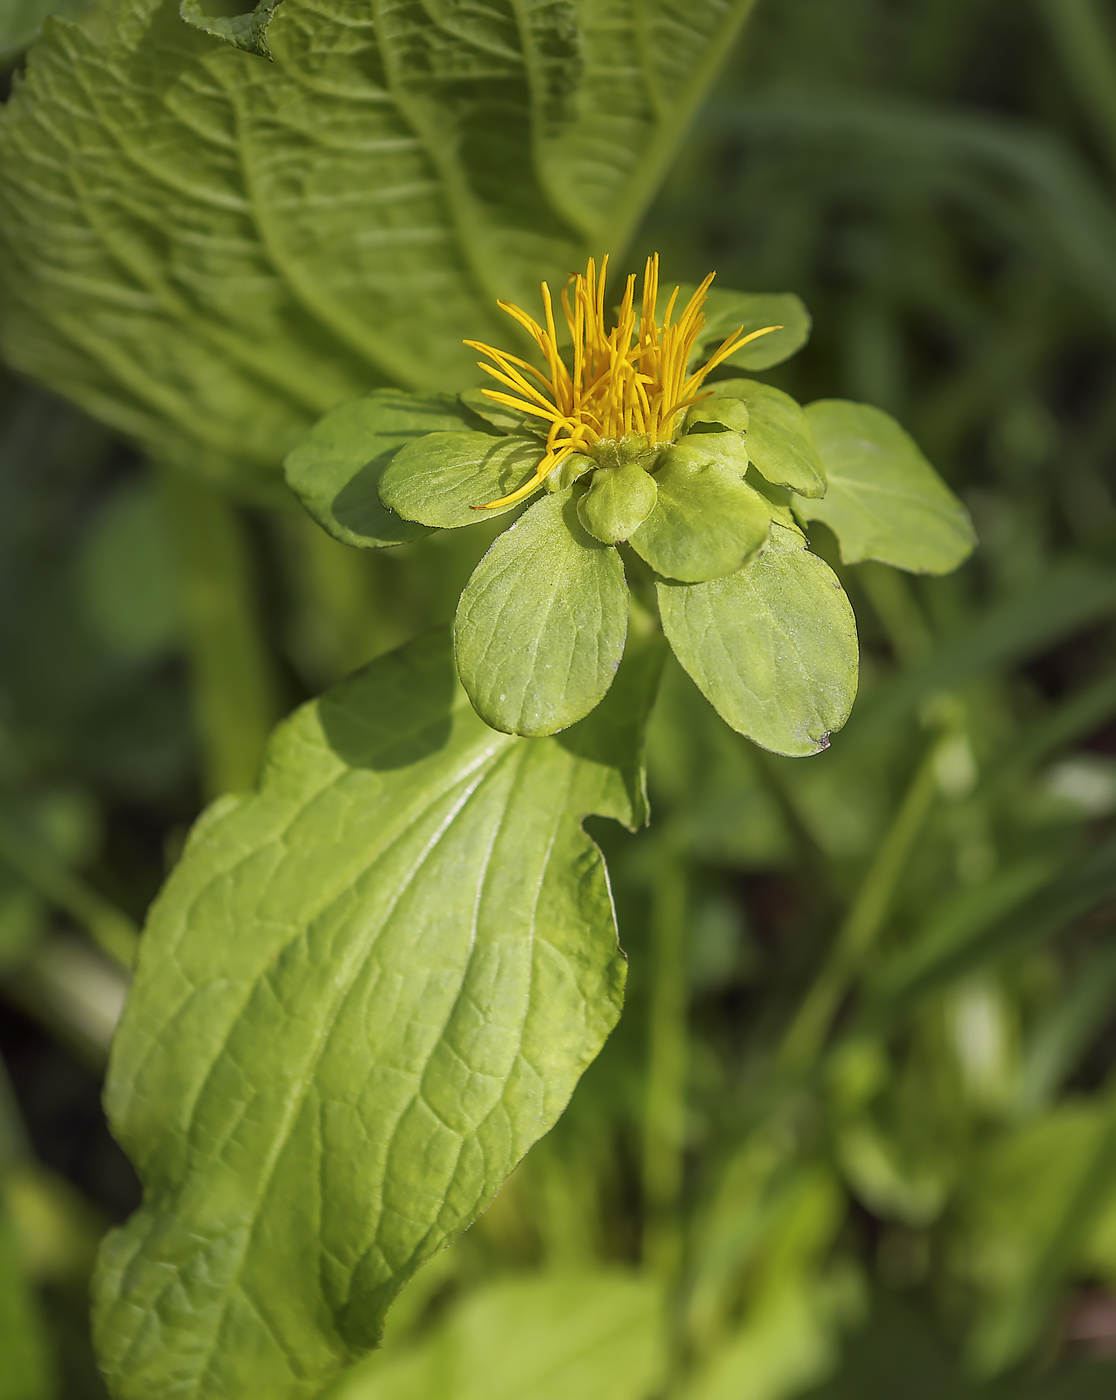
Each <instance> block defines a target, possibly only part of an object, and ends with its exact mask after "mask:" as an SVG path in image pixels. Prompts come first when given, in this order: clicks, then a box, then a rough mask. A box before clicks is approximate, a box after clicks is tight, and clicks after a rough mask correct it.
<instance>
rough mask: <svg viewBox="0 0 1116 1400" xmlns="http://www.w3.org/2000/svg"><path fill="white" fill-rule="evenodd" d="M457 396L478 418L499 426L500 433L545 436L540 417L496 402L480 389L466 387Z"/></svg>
mask: <svg viewBox="0 0 1116 1400" xmlns="http://www.w3.org/2000/svg"><path fill="white" fill-rule="evenodd" d="M458 398H459V399H460V400H461V402H462V403H463V404H464V405H465V407H466V408H467V409H468V410H469V411H470V412H471V413H475V414H476V415H477V417H478V418H483V419H484V421H485V422H486V423H491V424H492V426H493V427H494V428H499V430H500V431H501V432H502V433H528V434H530V436H532V437H541V438H545V437H546V432H547V424H546V422H545V421H544V420H543V419H542V418H536V417H534V415H533V414H530V413H520V412H519V411H518V409H514V408H509V407H508V405H507V404H503V403H497V402H496V401H495V400H494V399H490V398H488V397H487V396H486V395H485V394H484V392H483V391H482V390H480V389H466V390H465V391H464V392H463V393H461V394H459V395H458Z"/></svg>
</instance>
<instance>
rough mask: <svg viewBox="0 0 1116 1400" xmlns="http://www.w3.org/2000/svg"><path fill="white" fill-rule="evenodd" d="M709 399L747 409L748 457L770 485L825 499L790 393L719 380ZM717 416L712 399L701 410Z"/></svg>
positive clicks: (820, 470) (814, 454) (752, 382)
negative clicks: (743, 405)
mask: <svg viewBox="0 0 1116 1400" xmlns="http://www.w3.org/2000/svg"><path fill="white" fill-rule="evenodd" d="M713 392H714V394H716V395H718V396H720V395H722V394H723V395H726V396H727V397H729V398H730V399H743V400H744V402H745V403H746V404H747V405H748V436H747V444H748V457H749V459H750V460H751V462H752V464H753V466H755V468H756V470H757V471H759V472H760V473H762V475H763V476H765V477H766V478H767V480H768V481H770V482H771V483H772V484H773V485H775V486H786V487H788V488H789V489H790V490H791V491H797V492H798V493H799V494H800V495H803V496H822V495H824V494H825V468H824V467H823V466H822V461H821V457H820V456H819V455H818V449H817V446H816V444H815V442H814V434H813V432H812V431H811V429H810V424H809V422H808V421H807V419H806V415H805V413H804V412H803V411H802V409H801V407H800V406H799V405H798V404H797V403H795V401H794V399H792V398H791V396H790V395H789V394H784V393H783V391H782V389H776V388H774V387H773V386H772V385H770V384H761V383H760V381H759V380H758V379H722V380H719V381H718V382H717V383H716V384H714V385H713ZM700 406H701V407H702V408H704V409H705V411H706V412H707V413H715V412H716V411H717V398H712V399H706V400H705V401H704V402H703V403H702V404H701V405H700Z"/></svg>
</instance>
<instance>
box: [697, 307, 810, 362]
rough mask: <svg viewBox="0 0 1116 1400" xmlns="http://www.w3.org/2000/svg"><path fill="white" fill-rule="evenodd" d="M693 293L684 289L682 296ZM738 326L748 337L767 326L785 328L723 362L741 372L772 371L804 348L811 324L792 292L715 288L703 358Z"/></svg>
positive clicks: (701, 342) (707, 316) (703, 337)
mask: <svg viewBox="0 0 1116 1400" xmlns="http://www.w3.org/2000/svg"><path fill="white" fill-rule="evenodd" d="M693 290H694V289H693V288H692V287H691V288H689V289H687V288H683V289H682V295H683V296H684V295H686V294H687V293H688V291H693ZM680 300H681V298H680ZM738 326H743V327H744V334H745V335H749V334H750V333H751V332H752V331H758V330H762V329H763V328H764V327H765V326H781V327H782V329H781V330H777V331H771V332H770V333H769V334H768V335H761V336H760V337H759V339H758V340H753V341H750V342H749V343H748V344H747V345H745V346H743V347H742V348H741V349H739V350H738V351H737V352H736V354H735V355H730V356H729V357H728V359H727V360H725V361H724V363H725V364H726V365H736V366H738V367H739V368H740V369H770V368H771V367H772V365H778V364H782V362H783V361H784V360H789V359H790V357H791V356H792V355H796V354H797V353H798V351H799V350H801V349H802V347H803V346H804V345H805V344H806V342H807V341H808V340H809V339H810V326H811V321H810V313H809V312H808V311H807V310H806V307H805V306H804V305H803V304H802V302H801V300H800V299H799V298H798V297H796V296H795V295H794V294H793V293H792V292H734V291H731V290H729V289H728V288H723V287H713V288H711V289H710V292H709V295H708V297H707V298H706V302H705V325H704V326H703V327H702V329H701V336H700V339H699V341H698V346H699V349H700V350H701V352H702V355H703V357H707V356H708V355H709V354H711V353H712V352H713V351H714V350H716V348H717V346H718V345H720V344H721V342H722V341H724V340H725V339H726V337H728V336H730V335H732V333H733V331H735V330H736V328H737V327H738Z"/></svg>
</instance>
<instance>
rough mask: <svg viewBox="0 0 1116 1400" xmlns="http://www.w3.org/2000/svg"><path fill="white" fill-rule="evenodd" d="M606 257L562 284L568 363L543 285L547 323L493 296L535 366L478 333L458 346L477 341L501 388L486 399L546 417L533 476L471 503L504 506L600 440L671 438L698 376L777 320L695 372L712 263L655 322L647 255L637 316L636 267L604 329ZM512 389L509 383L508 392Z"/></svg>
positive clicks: (737, 339)
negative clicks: (531, 350) (541, 363)
mask: <svg viewBox="0 0 1116 1400" xmlns="http://www.w3.org/2000/svg"><path fill="white" fill-rule="evenodd" d="M607 276H608V258H607V256H606V257H605V258H604V259H603V260H602V262H601V270H600V273H599V274H598V272H597V265H596V261H595V260H594V259H593V258H590V259H589V264H588V266H587V268H586V270H585V273H584V275H582V274H581V273H578V274H577V275H576V276H575V277H573V278H572V279H571V283H572V287H573V296H572V298H571V296H570V283H568V284H567V285H566V286H565V287H564V288H563V289H562V313H563V315H564V316H565V320H566V325H567V326H568V327H569V331H570V338H571V340H572V342H573V357H572V359H573V364H572V369H569V368H567V367H566V364H565V362H564V361H563V359H562V357H561V355H560V354H559V352H558V334H557V330H556V327H555V322H554V305H553V301H552V299H551V295H550V288H549V286H548V285H547V284H546V283H545V282H544V283H543V284H542V297H543V308H544V312H545V319H546V325H545V327H544V326H540V325H539V323H538V322H537V321H536V320H535V318H534V317H533V316H529V315H528V314H527V312H526V311H524V310H522V309H521V308H520V307H518V306H515V305H513V304H512V303H511V302H507V301H501V302H500V303H499V306H500V308H501V310H503V311H506V312H507V313H508V315H509V316H511V317H512V318H513V319H514V320H516V321H518V322H519V324H520V325H521V326H522V327H523V328H524V330H525V331H527V333H528V335H530V337H531V339H532V340H533V341H534V342H535V344H536V345H537V346H538V347H539V350H540V352H541V353H542V357H543V359H544V360H545V362H546V368H547V373H546V374H543V373H541V372H540V371H539V370H537V369H535V367H534V366H533V365H529V364H528V363H527V362H526V360H521V359H520V358H519V357H518V356H517V355H511V354H508V352H507V351H505V350H497V349H496V348H495V347H494V346H491V345H485V344H483V343H482V342H481V341H478V340H467V341H466V342H465V344H466V345H469V346H471V347H472V348H473V349H474V350H479V351H480V353H481V354H482V355H486V356H487V357H488V359H489V360H490V361H491V362H492V363H491V364H486V363H485V362H484V361H483V360H481V361H478V364H479V365H480V368H481V369H483V370H484V372H485V373H486V374H489V375H491V376H492V378H493V379H495V380H496V382H497V383H498V384H501V385H503V386H504V387H503V388H502V389H485V390H484V391H483V392H484V394H485V396H486V397H487V398H490V399H493V400H494V401H495V402H496V403H500V404H504V405H505V406H506V407H508V408H515V409H518V410H519V411H520V412H522V413H528V414H531V415H532V416H533V417H535V418H541V419H543V420H544V421H545V422H548V423H549V424H550V429H549V431H548V433H547V436H546V455H545V456H544V457H543V459H542V461H541V462H540V463H539V465H538V468H537V469H536V471H535V474H534V476H532V477H531V479H530V480H529V481H527V482H525V483H524V484H523V485H522V486H521V487H519V489H518V490H516V491H513V492H512V493H511V495H510V496H503V497H501V498H500V500H498V501H489V502H488V503H487V504H486V505H483V506H474V507H473V509H474V510H495V509H496V508H497V507H499V506H507V505H512V504H513V503H514V502H516V501H520V500H522V499H523V497H524V496H527V495H530V493H531V492H532V491H534V490H535V488H536V487H537V486H539V485H541V483H542V482H543V481H544V480H545V479H546V477H547V476H549V474H550V473H551V472H552V471H553V470H554V468H555V467H556V466H558V465H559V463H560V462H562V461H563V460H564V459H565V458H566V457H568V456H569V455H570V454H571V453H573V452H586V453H588V452H591V451H592V449H593V448H594V447H595V446H596V445H597V444H598V443H600V442H621V441H623V440H624V439H625V438H631V437H640V438H643V439H645V440H646V442H647V444H648V446H649V447H656V446H658V445H659V444H660V443H667V442H670V441H672V440H673V438H674V433H675V429H676V428H677V426H678V418H679V415H680V414H682V413H684V412H685V410H686V409H687V408H689V407H690V405H691V404H695V403H697V402H698V400H699V399H703V398H706V397H708V394H709V392H711V391H709V390H707V391H706V392H705V393H701V392H699V390H700V389H701V385H702V383H703V381H704V380H705V377H706V375H707V374H709V372H710V371H711V370H714V369H716V367H717V366H718V365H719V364H722V363H723V362H724V361H725V360H727V359H728V357H729V356H730V355H732V354H733V353H734V352H735V351H737V350H739V349H740V347H741V346H742V345H747V344H748V342H749V341H751V340H756V339H757V338H758V337H759V336H761V335H767V334H768V333H769V332H771V331H777V330H782V326H764V328H763V329H762V330H758V331H752V332H751V333H750V334H749V335H745V334H744V327H743V326H740V327H739V328H738V329H737V330H735V331H734V332H733V334H732V335H730V336H729V337H728V338H727V339H726V340H725V341H723V342H722V344H721V346H720V348H719V349H718V350H717V351H716V353H715V354H714V355H713V356H712V357H711V358H710V359H709V360H707V361H706V363H705V364H704V365H702V367H701V368H700V369H699V370H696V371H695V372H694V373H693V374H690V375H687V374H686V367H687V365H688V364H689V362H690V357H691V355H692V354H693V350H694V346H695V345H696V344H697V341H698V337H699V335H700V334H701V330H702V327H703V326H704V325H705V316H704V314H703V313H702V306H703V305H704V303H705V298H706V294H707V293H708V291H709V287H710V284H711V283H712V281H713V276H714V274H713V273H712V272H711V273H710V274H709V276H708V277H707V278H706V279H705V281H704V282H703V283H702V284H701V286H700V287H699V288H698V289H697V291H696V292H695V293H694V294H693V296H692V297H691V298H690V299H689V301H688V302H687V303H686V305H685V306H684V307H683V309H682V311H681V314H680V315H679V316H678V319H677V320H676V321H675V320H673V319H672V318H673V316H674V312H675V307H676V305H677V302H678V294H679V288H677V287H675V289H674V291H673V292H672V293H671V296H670V300H669V301H668V302H667V308H666V313H665V315H664V316H663V320H662V324H661V325H660V323H659V322H658V321H657V320H656V309H657V305H658V300H659V255H658V253H655V254H654V255H653V256H652V257H650V258H648V259H647V266H646V268H645V269H644V274H643V295H642V298H641V305H640V309H639V313H638V315H637V312H636V305H635V289H636V279H635V276H634V275H633V276H631V277H629V278H628V281H627V285H626V286H625V288H624V296H623V298H622V300H621V302H620V310H619V313H618V315H617V320H616V325H615V326H613V328H612V329H611V330H606V329H605V281H606V279H607ZM509 391H510V392H509Z"/></svg>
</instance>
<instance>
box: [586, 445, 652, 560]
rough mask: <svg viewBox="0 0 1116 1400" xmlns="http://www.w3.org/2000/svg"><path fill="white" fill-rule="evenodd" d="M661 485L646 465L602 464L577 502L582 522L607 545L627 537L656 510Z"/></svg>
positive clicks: (595, 536)
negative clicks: (614, 465) (612, 465)
mask: <svg viewBox="0 0 1116 1400" xmlns="http://www.w3.org/2000/svg"><path fill="white" fill-rule="evenodd" d="M658 494H659V493H658V488H657V487H656V485H655V480H654V478H653V477H651V476H649V475H648V474H647V472H645V471H644V470H643V468H642V467H639V466H635V465H634V464H630V465H628V466H623V467H602V468H600V469H599V470H598V471H595V472H594V473H593V477H592V480H591V481H590V483H589V490H588V491H586V493H585V495H584V496H582V498H581V499H580V500H579V501H578V503H577V513H578V516H579V518H580V520H581V523H582V524H583V525H584V526H585V528H586V529H587V530H588V531H589V533H590V534H591V535H592V536H593V538H594V539H597V540H600V541H601V542H602V543H604V544H616V543H618V541H620V540H626V539H627V538H628V536H629V535H630V534H631V533H632V532H633V531H634V530H638V529H639V527H640V526H641V525H642V524H643V522H644V521H645V520H646V519H647V517H648V516H649V515H650V514H651V512H652V511H653V510H654V509H655V500H656V497H657V496H658Z"/></svg>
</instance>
